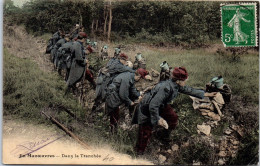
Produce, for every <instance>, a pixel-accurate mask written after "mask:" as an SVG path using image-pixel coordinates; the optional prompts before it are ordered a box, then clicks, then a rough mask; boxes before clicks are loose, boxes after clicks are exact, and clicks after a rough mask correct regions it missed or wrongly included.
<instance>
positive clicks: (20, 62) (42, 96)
mask: <svg viewBox="0 0 260 166" xmlns="http://www.w3.org/2000/svg"><path fill="white" fill-rule="evenodd" d="M64 88H65V84H64V81H63V80H62V79H61V78H59V77H58V75H57V74H56V73H52V74H49V73H45V72H43V71H41V70H40V69H39V67H38V66H37V64H35V63H34V62H33V61H31V60H30V59H22V58H18V57H15V56H13V55H11V54H10V53H9V52H8V51H7V49H4V87H3V95H4V105H3V106H4V111H3V112H4V115H16V116H19V117H21V118H23V119H26V120H29V121H33V120H34V121H39V122H43V121H44V119H41V118H39V117H40V116H39V115H40V111H41V109H42V108H45V107H50V106H51V105H63V106H64V107H66V108H68V109H73V110H74V111H75V112H80V111H81V110H82V108H81V107H80V106H79V104H78V103H77V101H76V100H75V99H73V97H72V96H70V97H69V96H68V97H64V92H65V91H64Z"/></svg>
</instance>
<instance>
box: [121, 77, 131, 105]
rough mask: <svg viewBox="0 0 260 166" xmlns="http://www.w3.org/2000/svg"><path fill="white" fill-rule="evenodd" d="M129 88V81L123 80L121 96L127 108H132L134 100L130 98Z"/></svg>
mask: <svg viewBox="0 0 260 166" xmlns="http://www.w3.org/2000/svg"><path fill="white" fill-rule="evenodd" d="M129 88H130V83H129V81H128V79H122V80H121V84H120V88H119V96H120V98H121V99H122V100H123V102H124V103H125V104H126V105H127V106H130V105H131V103H132V100H130V98H129Z"/></svg>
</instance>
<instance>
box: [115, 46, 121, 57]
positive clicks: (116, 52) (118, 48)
mask: <svg viewBox="0 0 260 166" xmlns="http://www.w3.org/2000/svg"><path fill="white" fill-rule="evenodd" d="M120 53H121V50H120V46H119V47H117V48H115V52H114V58H117V57H118V56H119V55H120Z"/></svg>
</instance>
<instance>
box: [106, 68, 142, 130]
mask: <svg viewBox="0 0 260 166" xmlns="http://www.w3.org/2000/svg"><path fill="white" fill-rule="evenodd" d="M134 82H135V74H134V73H131V72H123V73H121V74H119V75H118V76H116V77H115V78H114V79H113V82H112V83H111V84H110V85H109V86H108V96H107V98H106V111H107V113H108V115H109V116H110V127H111V132H112V133H114V132H116V131H117V124H118V120H119V106H120V105H121V104H123V103H124V104H125V105H126V106H128V107H130V106H133V105H134V100H136V99H138V98H139V99H140V98H141V97H140V93H139V92H138V91H137V89H136V88H135V85H134ZM130 96H131V97H130ZM130 98H131V99H130Z"/></svg>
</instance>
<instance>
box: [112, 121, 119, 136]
mask: <svg viewBox="0 0 260 166" xmlns="http://www.w3.org/2000/svg"><path fill="white" fill-rule="evenodd" d="M117 130H118V126H117V123H116V124H114V125H111V124H110V132H111V134H112V135H114V134H117Z"/></svg>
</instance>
